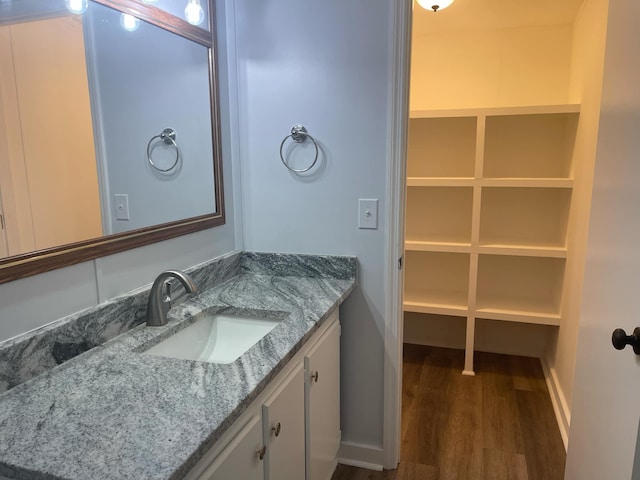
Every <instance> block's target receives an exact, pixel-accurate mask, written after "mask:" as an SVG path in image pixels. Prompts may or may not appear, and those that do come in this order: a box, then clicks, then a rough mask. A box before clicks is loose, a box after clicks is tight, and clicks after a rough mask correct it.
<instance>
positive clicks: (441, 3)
mask: <svg viewBox="0 0 640 480" xmlns="http://www.w3.org/2000/svg"><path fill="white" fill-rule="evenodd" d="M416 1H417V2H418V5H420V6H421V7H422V8H424V9H425V10H433V11H434V12H438V11H440V10H444V9H445V8H447V7H448V6H449V5H451V4H452V3H453V0H416Z"/></svg>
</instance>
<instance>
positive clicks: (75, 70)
mask: <svg viewBox="0 0 640 480" xmlns="http://www.w3.org/2000/svg"><path fill="white" fill-rule="evenodd" d="M78 1H79V2H80V3H82V0H78ZM67 3H69V0H66V1H65V0H55V1H54V0H38V1H35V0H16V1H13V2H9V4H10V5H12V9H10V8H9V7H7V4H6V3H5V2H2V9H1V10H0V19H1V20H0V66H1V68H0V215H2V221H1V222H0V227H2V228H1V229H0V256H14V255H19V254H22V253H27V252H31V251H35V250H41V249H46V248H50V247H56V246H60V245H66V244H69V243H74V242H78V241H82V240H87V239H93V238H97V237H101V236H103V235H109V234H114V233H121V232H128V231H131V230H135V229H140V228H145V227H150V226H153V225H158V224H164V223H167V222H174V221H177V220H182V219H185V218H191V217H196V216H200V215H206V214H211V213H214V212H216V209H217V207H218V206H217V205H216V204H215V203H216V202H215V189H214V180H215V179H214V172H213V144H212V112H211V96H210V95H211V93H210V92H211V84H210V72H209V49H208V47H206V46H203V45H200V44H198V43H195V42H192V41H190V40H188V39H186V38H183V37H181V36H179V35H176V34H174V33H171V32H169V31H165V30H163V29H161V28H159V27H157V26H154V25H151V24H148V23H145V22H144V21H140V20H138V19H135V18H133V17H129V16H126V15H124V14H121V13H120V12H119V11H116V10H113V9H110V8H108V7H105V6H103V5H99V4H97V3H93V2H89V5H88V6H89V8H87V9H86V11H85V13H83V14H82V15H78V14H72V13H71V12H70V11H69V9H68V8H67V5H66V4H67ZM205 3H206V2H205ZM165 129H171V131H172V132H173V133H172V135H168V134H165V135H163V131H165Z"/></svg>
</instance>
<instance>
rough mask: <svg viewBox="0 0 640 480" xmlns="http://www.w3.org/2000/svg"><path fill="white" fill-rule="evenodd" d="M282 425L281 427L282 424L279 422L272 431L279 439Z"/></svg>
mask: <svg viewBox="0 0 640 480" xmlns="http://www.w3.org/2000/svg"><path fill="white" fill-rule="evenodd" d="M281 426H282V425H280V422H278V424H277V425H276V426H275V427H271V431H272V432H273V434H274V435H275V436H276V437H277V436H278V435H280V428H281Z"/></svg>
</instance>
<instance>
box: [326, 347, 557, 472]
mask: <svg viewBox="0 0 640 480" xmlns="http://www.w3.org/2000/svg"><path fill="white" fill-rule="evenodd" d="M463 363H464V352H462V351H461V350H451V349H444V348H435V347H423V346H418V345H408V344H407V345H405V346H404V361H403V368H404V372H403V395H402V402H403V405H402V446H401V453H400V465H399V467H398V469H397V470H390V471H384V472H374V471H371V470H364V469H360V468H354V467H348V466H345V465H338V468H337V469H336V472H335V474H334V475H333V477H332V480H562V478H563V477H564V463H565V451H564V446H563V444H562V438H561V437H560V431H559V430H558V425H557V423H556V420H555V416H554V413H553V407H552V406H551V400H550V398H549V393H548V391H547V386H546V383H545V380H544V375H543V373H542V368H541V366H540V362H539V360H538V359H534V358H528V357H516V356H510V355H497V354H492V353H482V352H479V353H476V357H475V368H476V376H475V377H467V376H463V375H461V371H462V366H463Z"/></svg>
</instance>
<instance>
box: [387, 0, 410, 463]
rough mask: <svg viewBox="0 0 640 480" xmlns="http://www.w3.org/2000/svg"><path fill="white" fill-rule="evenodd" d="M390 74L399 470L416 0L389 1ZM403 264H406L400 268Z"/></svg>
mask: <svg viewBox="0 0 640 480" xmlns="http://www.w3.org/2000/svg"><path fill="white" fill-rule="evenodd" d="M389 4H390V7H389V9H390V18H392V19H393V20H392V22H393V23H392V28H391V29H390V37H389V46H390V67H391V68H390V71H389V86H390V87H389V88H390V91H389V97H388V98H389V109H388V112H389V114H388V117H387V119H388V125H387V131H388V132H389V143H388V150H387V154H388V159H389V160H388V162H387V172H386V178H387V185H386V198H388V199H389V200H388V202H389V203H388V207H387V218H386V223H387V226H388V228H387V236H386V239H385V242H386V246H385V252H386V258H385V263H386V266H387V272H386V282H385V283H386V285H385V291H386V292H387V301H386V302H385V303H386V311H385V318H386V320H385V338H384V345H385V348H384V351H385V357H384V410H383V415H384V416H383V439H382V447H383V456H384V458H383V462H384V463H383V466H384V468H386V469H395V468H397V467H398V463H399V461H400V436H401V425H402V421H401V414H402V343H403V342H402V340H403V311H402V294H403V276H404V208H405V192H406V181H407V180H406V156H407V133H408V127H409V80H410V61H411V25H412V13H413V8H412V7H413V1H412V0H399V1H397V2H389ZM399 262H401V263H400V265H399Z"/></svg>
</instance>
